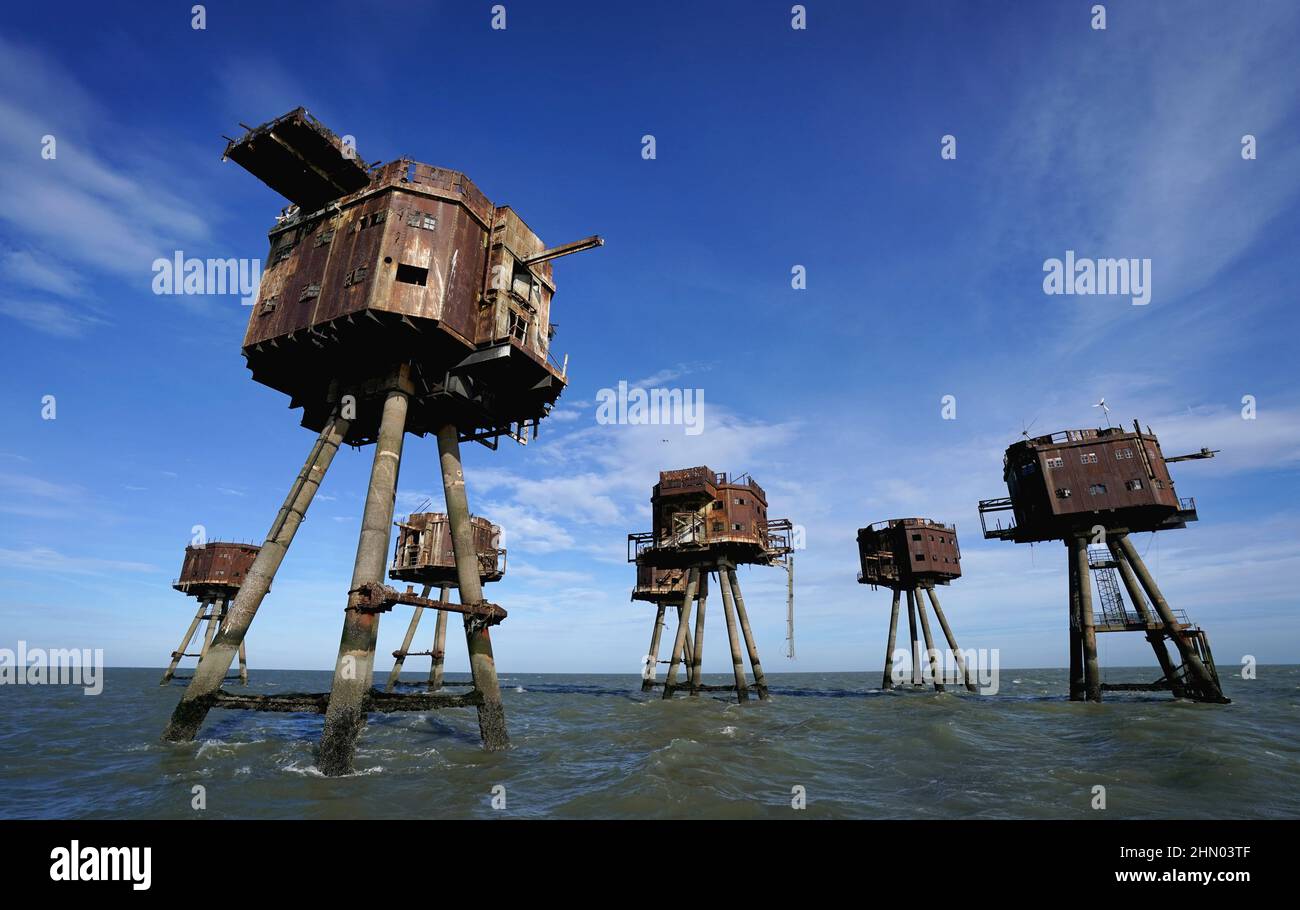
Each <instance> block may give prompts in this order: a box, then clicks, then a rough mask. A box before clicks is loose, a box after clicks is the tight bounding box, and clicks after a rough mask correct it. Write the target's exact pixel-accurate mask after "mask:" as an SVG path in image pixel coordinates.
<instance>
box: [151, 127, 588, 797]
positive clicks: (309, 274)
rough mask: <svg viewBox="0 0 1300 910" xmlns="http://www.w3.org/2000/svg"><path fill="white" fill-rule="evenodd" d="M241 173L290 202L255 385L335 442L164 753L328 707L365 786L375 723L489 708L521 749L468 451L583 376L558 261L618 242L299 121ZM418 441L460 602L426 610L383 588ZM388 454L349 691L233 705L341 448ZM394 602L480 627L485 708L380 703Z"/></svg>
mask: <svg viewBox="0 0 1300 910" xmlns="http://www.w3.org/2000/svg"><path fill="white" fill-rule="evenodd" d="M225 157H226V158H229V159H230V160H232V161H235V162H236V163H238V164H239V165H241V166H242V167H244V168H245V169H246V170H248V171H249V172H250V173H252V174H253V175H254V176H255V177H258V178H259V179H261V180H262V181H263V182H264V183H265V184H266V185H267V186H269V187H271V188H272V189H274V190H276V191H277V192H279V193H280V194H281V195H283V196H285V197H286V198H287V199H288V200H289V202H290V203H291V206H290V207H289V208H288V209H286V211H285V213H284V214H283V215H282V216H281V217H280V218H279V219H278V220H277V223H276V225H275V226H274V227H273V228H272V229H271V231H270V252H269V254H268V256H267V264H266V268H265V269H264V273H263V277H262V281H261V285H260V288H259V292H258V298H257V301H256V303H255V304H254V306H253V312H252V313H251V314H250V316H249V322H248V330H247V332H246V334H245V337H244V345H243V352H244V357H245V358H246V360H247V362H248V367H249V369H250V370H251V371H252V374H253V379H254V380H256V381H257V382H260V383H263V384H265V385H267V386H270V387H271V388H274V389H277V390H279V391H282V392H284V393H285V394H287V395H288V396H289V398H290V406H291V407H301V408H302V424H303V425H304V426H306V427H308V428H310V429H312V430H315V431H317V432H318V433H319V436H318V438H317V441H316V444H315V446H314V447H313V449H312V451H311V454H310V455H309V456H308V458H307V461H306V463H305V464H304V465H303V468H302V471H301V472H300V473H299V475H298V477H297V479H296V480H295V482H294V484H293V485H292V487H291V488H290V491H289V495H288V497H287V498H286V499H285V502H284V504H283V506H282V507H281V509H280V513H279V515H278V516H277V517H276V519H275V521H274V522H273V524H272V526H271V530H270V532H269V533H268V535H267V538H266V542H265V543H264V544H263V546H262V550H261V552H260V553H259V554H258V557H257V559H256V560H255V561H254V564H253V565H252V566H251V567H250V568H249V571H248V575H247V579H246V582H245V584H244V586H243V587H242V588H241V589H240V592H239V594H238V596H237V597H236V599H235V602H234V604H233V605H232V606H231V609H230V614H229V616H228V618H227V621H226V622H225V623H224V624H223V626H222V628H221V631H220V632H219V633H218V634H217V635H216V637H215V638H214V640H213V643H212V647H211V648H210V650H209V652H208V654H207V656H206V657H205V658H203V659H201V660H200V664H199V668H198V670H196V671H195V675H194V678H193V680H192V681H191V683H190V686H189V688H188V689H187V691H186V693H185V696H184V697H183V698H182V700H181V703H180V704H179V705H178V706H177V708H176V711H175V712H174V713H173V716H172V720H171V723H170V724H169V725H168V728H167V730H166V732H165V733H164V737H165V738H166V739H168V740H172V741H182V740H190V739H193V738H194V736H195V735H196V733H197V731H198V728H199V726H200V725H201V724H202V722H203V720H204V718H205V717H206V715H207V712H208V711H209V710H210V709H211V708H212V707H214V706H220V707H236V708H249V707H253V708H261V709H265V710H299V709H300V710H315V711H319V712H320V713H323V714H325V727H324V731H323V734H322V738H321V748H320V756H319V767H320V769H321V771H322V772H324V773H325V774H328V775H337V774H343V773H346V772H348V771H349V770H351V768H352V756H353V752H354V749H355V743H356V739H357V737H358V736H359V735H360V733H361V730H362V728H363V727H364V726H365V722H366V716H367V713H368V712H369V711H372V710H374V711H397V710H428V709H430V708H442V707H459V706H473V707H475V708H477V710H478V718H479V730H480V734H481V736H482V739H483V743H484V746H485V747H486V748H488V749H500V748H504V747H505V746H506V745H507V744H508V736H507V733H506V724H505V711H504V708H503V707H502V704H501V694H500V688H499V685H498V683H497V676H496V668H495V663H494V661H493V656H492V643H491V638H490V636H489V628H490V627H491V626H492V625H495V624H497V623H499V622H501V620H502V619H503V618H504V617H505V611H504V610H502V609H501V608H500V607H498V606H496V605H495V604H489V603H488V602H487V601H486V600H484V599H483V592H482V583H481V577H480V573H479V570H478V557H477V553H476V552H475V547H474V540H473V526H472V524H471V520H470V512H469V505H468V500H467V498H466V494H465V480H464V474H463V472H462V467H461V455H460V443H461V442H464V441H477V442H481V443H483V444H485V445H488V446H489V447H492V448H495V447H496V444H497V441H498V440H499V438H500V437H501V436H509V437H511V438H514V439H516V440H518V441H520V442H525V441H526V440H527V439H528V438H529V436H530V435H535V434H536V432H537V426H538V423H539V422H540V421H541V419H542V418H543V417H545V416H546V414H547V413H548V412H549V410H550V408H551V406H552V405H553V404H554V403H555V401H556V399H557V398H558V397H559V395H560V392H561V391H562V390H563V388H564V384H565V378H566V370H565V367H564V365H563V364H557V363H556V362H555V360H554V358H553V357H552V356H551V351H550V344H551V340H552V337H553V334H554V327H553V325H552V323H551V321H550V315H551V314H550V309H551V298H552V295H553V293H554V290H555V286H554V283H553V277H552V271H551V268H552V267H551V262H552V260H554V259H556V258H558V257H560V256H565V255H568V254H570V253H574V252H578V251H580V250H585V249H589V248H591V247H594V246H599V245H600V244H601V240H600V238H599V237H589V238H587V239H586V240H582V241H578V242H576V243H571V244H567V245H564V246H559V247H547V246H546V244H544V243H543V242H542V241H541V239H540V238H539V237H538V236H537V235H536V234H535V233H533V231H532V230H531V229H529V228H528V226H527V225H526V224H525V223H524V222H523V220H522V219H520V218H519V216H518V215H517V214H516V213H515V212H514V211H513V210H512V209H511V208H510V207H509V206H497V205H493V204H492V203H491V202H489V201H488V199H487V198H486V197H485V196H484V195H483V194H482V193H481V192H480V191H479V190H478V188H477V187H475V186H474V184H473V183H471V182H470V181H469V179H468V178H467V177H466V176H465V175H464V174H462V173H459V172H457V171H449V170H445V169H443V168H437V167H433V166H431V165H427V164H420V163H418V162H415V161H411V160H408V159H399V160H397V161H393V162H390V163H388V164H385V165H382V166H377V167H367V166H365V165H364V164H363V163H362V162H361V161H360V160H359V159H358V158H357V156H356V154H355V151H354V149H352V148H351V147H350V146H348V145H345V144H344V143H343V142H342V141H341V140H340V139H339V138H338V137H337V136H335V135H334V134H333V133H332V132H330V131H329V130H328V129H326V128H325V127H324V126H322V125H321V124H320V123H318V122H317V121H316V120H315V119H314V118H312V117H311V116H310V115H308V114H307V113H306V111H304V110H303V109H301V108H298V109H296V110H293V111H290V112H289V113H288V114H286V115H284V116H283V117H280V118H278V119H276V120H273V121H270V122H269V123H265V124H263V125H262V126H259V127H257V128H255V129H249V130H248V132H247V133H246V134H245V135H244V136H243V137H242V138H240V139H238V140H230V142H229V144H228V145H227V147H226V152H225ZM408 433H410V434H414V435H416V436H424V435H426V434H434V435H436V436H437V440H438V452H439V458H440V462H441V468H442V481H443V490H444V493H445V498H446V507H447V516H448V522H449V525H450V529H451V537H452V542H453V549H454V554H455V564H456V578H457V587H458V588H459V592H460V597H459V600H460V602H459V603H455V604H453V603H448V602H446V601H445V600H441V601H436V602H433V601H427V600H425V601H423V602H422V599H421V598H418V597H416V596H415V595H414V594H409V593H408V594H400V593H398V592H397V591H395V590H393V589H392V588H388V587H387V586H385V585H384V584H383V574H384V569H385V564H386V562H387V557H388V542H389V537H390V534H391V525H392V520H393V503H394V496H395V492H396V486H397V479H398V468H399V465H400V463H401V454H402V444H403V441H404V439H405V437H406V435H407V434H408ZM372 442H373V443H374V445H375V452H374V461H373V464H372V467H371V473H370V483H369V487H368V490H367V494H366V503H365V509H364V513H363V516H362V527H361V534H360V539H359V541H358V545H357V556H356V562H355V564H354V567H353V574H352V582H351V584H350V585H349V587H348V598H347V605H346V609H345V612H344V623H343V634H342V638H341V641H340V645H339V654H338V661H337V663H336V666H335V676H334V684H333V687H332V688H331V691H330V692H329V693H328V695H327V696H295V697H294V699H295V700H293V704H289V703H288V702H287V701H285V700H284V699H282V700H281V702H277V701H275V700H274V699H273V698H272V697H271V696H263V697H261V700H260V701H257V702H253V701H252V700H250V699H248V698H244V699H236V698H232V697H230V696H228V695H226V694H225V693H222V692H221V691H220V685H221V680H222V678H223V677H224V675H225V672H226V670H227V669H228V668H229V666H230V662H231V660H232V658H233V655H234V653H235V650H236V649H237V648H238V646H239V644H240V642H242V640H243V637H244V634H245V632H246V631H247V629H248V626H249V624H250V623H251V622H252V619H253V616H254V615H255V614H256V612H257V609H258V607H259V606H260V605H261V602H262V599H263V598H264V597H265V595H266V592H267V590H268V588H269V586H270V583H271V580H272V578H273V577H274V575H275V572H276V570H277V569H278V567H279V564H280V562H281V560H282V559H283V558H284V554H285V551H286V550H287V548H288V546H289V544H290V542H291V541H292V540H293V537H294V535H295V533H296V532H297V529H298V526H299V524H300V523H301V522H302V520H303V517H304V516H305V514H306V511H307V508H308V506H309V505H310V504H311V501H312V499H313V498H314V496H315V493H316V490H317V488H318V487H319V485H320V482H321V479H322V478H323V476H324V474H325V472H326V470H327V469H328V467H329V465H330V463H331V461H332V460H333V458H334V454H335V452H336V451H337V450H338V447H339V445H340V444H342V443H349V444H353V445H364V444H368V443H372ZM396 603H408V604H412V605H415V606H425V607H434V608H436V609H440V610H448V611H452V612H458V613H461V614H462V615H463V617H464V622H465V635H466V640H467V642H468V644H469V651H470V666H471V672H472V675H473V680H474V686H473V689H472V691H470V692H469V693H466V694H463V695H455V696H452V695H444V694H440V693H436V692H434V693H418V694H409V695H403V694H394V693H380V692H374V691H372V689H373V685H372V684H373V676H374V654H375V643H376V639H377V636H378V627H379V616H380V614H381V613H383V612H385V611H387V610H389V609H392V607H393V605H394V604H396ZM285 699H288V697H287V696H286V697H285Z"/></svg>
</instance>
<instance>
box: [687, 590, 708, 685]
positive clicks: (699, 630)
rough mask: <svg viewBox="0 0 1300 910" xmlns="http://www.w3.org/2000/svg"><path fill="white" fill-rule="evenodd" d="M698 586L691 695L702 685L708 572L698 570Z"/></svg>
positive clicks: (692, 654)
mask: <svg viewBox="0 0 1300 910" xmlns="http://www.w3.org/2000/svg"><path fill="white" fill-rule="evenodd" d="M699 576H700V586H699V589H698V590H697V591H696V593H695V644H694V646H693V647H692V649H691V695H693V696H694V695H699V694H700V686H702V685H704V673H703V670H702V669H701V667H702V665H703V662H704V614H705V612H706V611H707V609H708V605H709V571H708V569H701V570H699Z"/></svg>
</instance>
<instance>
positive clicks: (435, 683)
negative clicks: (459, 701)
mask: <svg viewBox="0 0 1300 910" xmlns="http://www.w3.org/2000/svg"><path fill="white" fill-rule="evenodd" d="M450 595H451V585H443V586H442V591H441V593H439V594H438V599H439V600H442V601H446V600H447V598H448V597H449V596H450ZM446 647H447V611H446V610H439V611H438V620H437V622H435V623H434V624H433V654H432V657H433V663H431V664H430V665H429V685H428V690H429V691H430V692H437V691H438V690H439V689H441V688H442V668H443V665H444V662H445V658H446V656H447V653H446Z"/></svg>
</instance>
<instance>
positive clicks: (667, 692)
mask: <svg viewBox="0 0 1300 910" xmlns="http://www.w3.org/2000/svg"><path fill="white" fill-rule="evenodd" d="M699 584H700V573H699V570H698V569H690V570H688V571H687V573H686V595H685V596H684V597H683V598H682V605H681V606H680V607H678V608H677V637H676V638H675V639H673V653H672V655H671V656H670V657H669V658H668V674H667V675H666V676H665V677H664V698H672V697H673V690H674V689H676V688H677V665H678V664H679V663H681V662H682V659H683V657H684V653H685V650H686V632H687V629H688V627H689V626H690V617H691V604H692V603H694V601H695V591H696V589H697V588H698V587H699Z"/></svg>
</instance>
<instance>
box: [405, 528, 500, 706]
mask: <svg viewBox="0 0 1300 910" xmlns="http://www.w3.org/2000/svg"><path fill="white" fill-rule="evenodd" d="M469 523H470V527H471V528H472V529H473V532H474V551H475V552H476V553H477V554H478V567H479V580H480V581H481V582H482V583H483V584H486V583H488V582H490V581H500V580H501V578H502V576H503V575H505V572H506V551H505V550H504V549H501V548H500V547H499V546H498V543H499V542H500V540H501V529H500V528H499V527H497V526H496V525H494V524H492V522H490V521H488V520H487V519H486V518H481V517H479V516H478V515H471V516H470V519H469ZM388 577H389V578H392V579H394V580H396V581H415V582H420V583H421V584H423V585H424V590H423V592H421V594H420V597H421V598H424V599H427V598H428V596H429V591H430V590H431V589H432V587H433V586H434V585H438V586H439V587H440V588H441V590H440V591H439V594H438V600H439V601H443V602H445V601H446V600H447V598H448V596H449V595H450V593H451V589H452V588H453V587H456V584H457V579H456V554H455V552H454V551H453V547H452V540H451V523H450V522H449V521H448V520H447V516H446V515H445V514H443V513H442V512H421V513H417V514H414V515H411V516H409V517H408V518H407V519H406V521H403V522H398V523H397V546H396V547H395V548H394V550H393V564H392V567H391V568H389V570H388ZM424 610H425V607H423V606H420V605H417V606H416V607H415V612H413V613H412V614H411V624H410V626H408V627H407V629H406V638H405V639H403V641H402V647H401V648H399V649H398V650H396V651H394V652H393V658H394V662H393V670H392V672H391V673H389V674H388V685H387V686H385V687H384V691H385V692H391V691H393V688H394V687H395V686H396V685H397V680H398V677H399V676H401V674H402V665H403V664H404V663H405V662H406V658H408V657H418V656H427V657H429V658H431V659H432V661H431V663H430V666H429V681H428V683H427V686H426V687H427V689H428V690H429V691H430V692H436V691H438V690H439V689H441V688H442V686H443V680H442V667H443V658H444V652H443V648H444V646H445V644H446V641H447V611H446V610H445V609H439V610H438V611H437V612H438V618H437V622H436V623H435V625H434V632H433V647H432V648H431V649H430V650H428V651H412V650H411V642H412V641H414V640H415V629H416V627H417V626H418V625H419V624H420V614H422V613H423V612H424Z"/></svg>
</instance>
